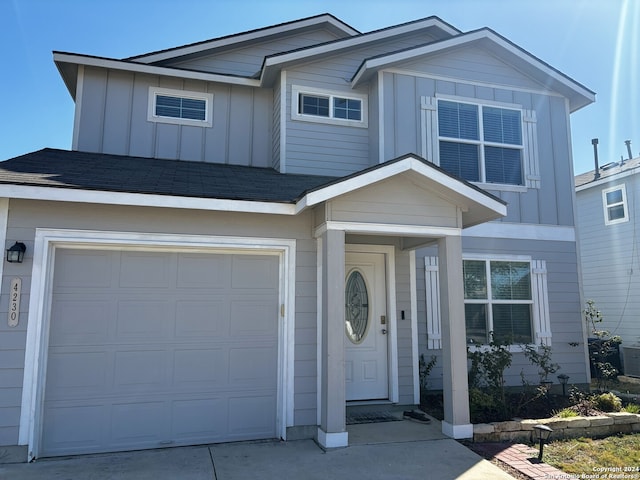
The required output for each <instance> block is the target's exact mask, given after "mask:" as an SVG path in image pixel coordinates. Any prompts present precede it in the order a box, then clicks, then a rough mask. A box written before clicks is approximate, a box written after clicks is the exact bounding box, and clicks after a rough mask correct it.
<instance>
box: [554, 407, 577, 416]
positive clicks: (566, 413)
mask: <svg viewBox="0 0 640 480" xmlns="http://www.w3.org/2000/svg"><path fill="white" fill-rule="evenodd" d="M553 416H554V417H560V418H571V417H577V416H578V412H576V411H575V410H572V409H570V408H563V409H562V410H560V411H558V412H554V413H553Z"/></svg>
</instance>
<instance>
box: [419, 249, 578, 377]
mask: <svg viewBox="0 0 640 480" xmlns="http://www.w3.org/2000/svg"><path fill="white" fill-rule="evenodd" d="M436 254H437V250H435V249H434V248H427V249H422V250H419V251H418V252H417V260H416V270H417V276H416V278H417V284H418V291H417V298H418V339H419V351H420V353H421V354H424V355H425V359H426V360H427V361H428V360H429V358H430V357H431V355H436V356H437V357H438V363H437V364H436V367H435V368H434V369H433V370H432V373H431V375H430V377H429V387H430V388H431V389H441V388H442V362H441V359H440V356H441V351H440V350H429V349H428V345H427V326H426V294H425V268H424V257H425V256H434V255H436ZM468 254H483V255H526V256H530V257H531V259H532V260H545V261H546V262H547V282H548V283H547V286H548V293H549V315H550V318H551V329H552V334H553V336H552V338H551V348H552V358H553V361H554V362H556V363H558V364H559V365H560V367H561V370H559V371H558V373H557V374H559V373H565V374H567V375H569V377H571V378H570V380H569V383H570V384H574V383H576V384H584V383H586V382H587V372H586V354H585V343H584V340H585V339H583V325H582V322H583V320H582V316H581V313H580V312H581V305H580V285H579V278H578V257H577V252H576V244H575V242H560V241H542V240H512V239H509V240H507V239H498V238H478V237H463V255H468ZM572 342H578V345H577V346H572V345H570V343H572ZM520 372H524V374H525V375H526V378H527V380H528V381H529V382H530V383H532V384H536V383H537V382H538V376H537V373H536V372H537V370H536V369H535V368H534V367H533V366H532V365H531V364H530V363H529V361H528V360H527V359H526V358H525V357H524V355H523V354H522V353H514V354H513V362H512V365H511V367H510V368H509V369H508V370H507V373H506V375H505V379H506V381H507V385H510V386H521V385H522V380H521V377H520ZM550 380H553V382H554V383H555V384H556V385H557V384H558V380H557V378H556V377H555V375H552V376H551V378H550Z"/></svg>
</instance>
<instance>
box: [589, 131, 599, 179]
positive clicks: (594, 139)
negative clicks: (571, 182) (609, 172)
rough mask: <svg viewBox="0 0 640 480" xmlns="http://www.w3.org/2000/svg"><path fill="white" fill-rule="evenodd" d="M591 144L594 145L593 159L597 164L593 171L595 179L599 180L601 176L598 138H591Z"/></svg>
mask: <svg viewBox="0 0 640 480" xmlns="http://www.w3.org/2000/svg"><path fill="white" fill-rule="evenodd" d="M591 145H593V161H594V162H595V164H596V169H595V171H594V172H593V179H594V180H598V179H599V178H600V167H599V166H598V139H597V138H593V139H591Z"/></svg>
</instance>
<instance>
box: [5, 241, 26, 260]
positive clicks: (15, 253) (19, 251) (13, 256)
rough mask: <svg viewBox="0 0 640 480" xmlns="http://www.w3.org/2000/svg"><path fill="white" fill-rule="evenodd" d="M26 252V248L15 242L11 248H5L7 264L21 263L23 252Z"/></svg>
mask: <svg viewBox="0 0 640 480" xmlns="http://www.w3.org/2000/svg"><path fill="white" fill-rule="evenodd" d="M26 250H27V246H26V245H25V244H24V243H22V242H16V243H14V244H13V245H12V246H11V247H9V248H7V262H9V263H22V260H23V259H24V252H25V251H26Z"/></svg>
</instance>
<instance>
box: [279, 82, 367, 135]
mask: <svg viewBox="0 0 640 480" xmlns="http://www.w3.org/2000/svg"><path fill="white" fill-rule="evenodd" d="M291 91H292V98H291V100H292V101H291V118H292V119H295V120H303V121H309V122H320V123H333V124H339V125H349V126H355V127H366V126H367V97H366V96H365V95H359V94H352V93H349V94H345V93H341V92H331V91H327V90H321V89H316V88H310V87H300V86H296V85H294V86H293V87H292V90H291Z"/></svg>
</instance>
